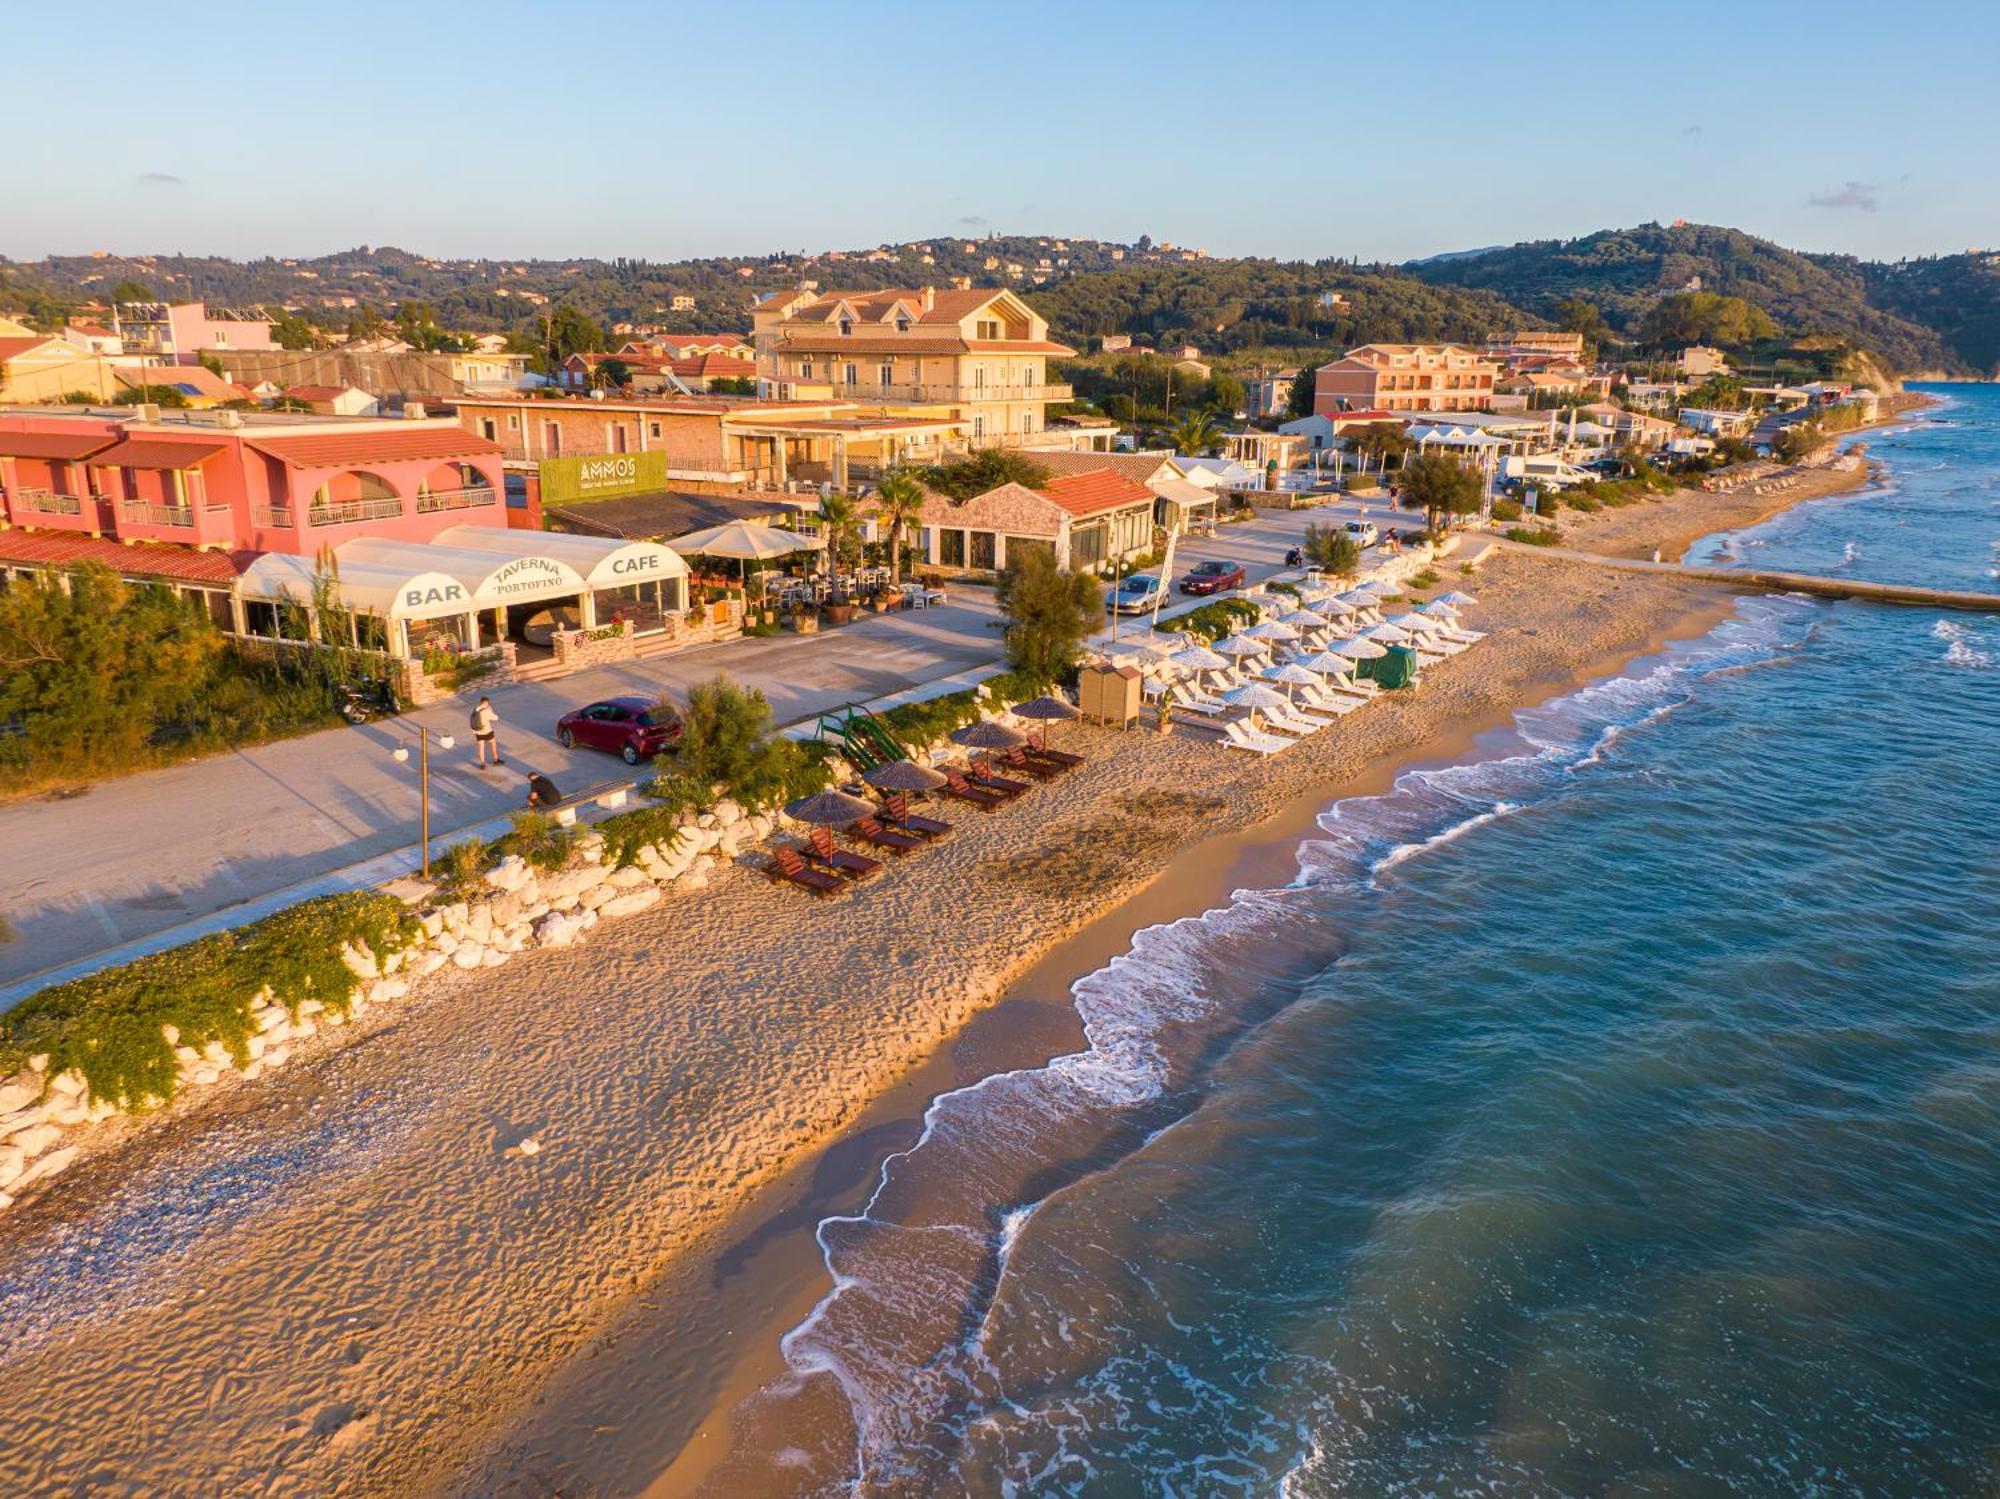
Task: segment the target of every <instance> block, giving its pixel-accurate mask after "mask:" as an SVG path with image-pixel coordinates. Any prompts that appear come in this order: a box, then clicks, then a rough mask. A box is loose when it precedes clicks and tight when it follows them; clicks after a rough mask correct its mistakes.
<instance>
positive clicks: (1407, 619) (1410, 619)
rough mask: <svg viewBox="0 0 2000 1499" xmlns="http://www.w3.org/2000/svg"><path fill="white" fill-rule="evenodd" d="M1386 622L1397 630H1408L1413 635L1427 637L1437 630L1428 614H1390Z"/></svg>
mask: <svg viewBox="0 0 2000 1499" xmlns="http://www.w3.org/2000/svg"><path fill="white" fill-rule="evenodd" d="M1387 622H1388V623H1389V624H1392V625H1394V626H1396V628H1397V629H1399V630H1408V631H1409V632H1410V633H1411V634H1413V635H1428V634H1430V633H1431V631H1433V630H1435V629H1437V628H1438V622H1437V621H1436V620H1434V619H1432V618H1431V617H1430V616H1429V615H1428V614H1416V613H1410V614H1392V615H1390V616H1389V619H1388V621H1387Z"/></svg>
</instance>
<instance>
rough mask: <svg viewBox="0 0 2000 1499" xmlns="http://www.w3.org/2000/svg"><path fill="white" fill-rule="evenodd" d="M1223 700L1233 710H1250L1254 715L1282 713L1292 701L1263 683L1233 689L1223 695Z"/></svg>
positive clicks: (1248, 684)
mask: <svg viewBox="0 0 2000 1499" xmlns="http://www.w3.org/2000/svg"><path fill="white" fill-rule="evenodd" d="M1222 700H1223V701H1224V702H1225V703H1227V704H1229V706H1230V707H1232V708H1248V709H1249V710H1250V711H1251V712H1252V713H1271V712H1278V713H1282V712H1284V711H1285V709H1286V708H1287V707H1288V706H1290V699H1289V698H1287V697H1286V696H1285V695H1284V694H1283V693H1282V692H1280V691H1278V689H1277V688H1275V687H1266V686H1265V685H1264V684H1263V683H1262V682H1246V683H1244V684H1243V685H1242V686H1241V687H1232V688H1230V689H1229V691H1227V692H1225V693H1223V694H1222Z"/></svg>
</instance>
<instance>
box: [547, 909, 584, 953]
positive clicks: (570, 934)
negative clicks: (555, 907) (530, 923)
mask: <svg viewBox="0 0 2000 1499" xmlns="http://www.w3.org/2000/svg"><path fill="white" fill-rule="evenodd" d="M582 930H583V922H582V920H581V919H580V918H578V917H575V916H571V915H568V914H567V913H565V912H562V911H551V912H550V913H549V914H548V915H546V916H544V917H543V918H542V919H541V920H540V921H538V922H536V923H535V940H536V941H537V942H539V943H541V945H542V946H543V947H568V946H569V945H570V943H572V942H574V941H575V940H576V938H577V934H578V933H579V932H581V931H582Z"/></svg>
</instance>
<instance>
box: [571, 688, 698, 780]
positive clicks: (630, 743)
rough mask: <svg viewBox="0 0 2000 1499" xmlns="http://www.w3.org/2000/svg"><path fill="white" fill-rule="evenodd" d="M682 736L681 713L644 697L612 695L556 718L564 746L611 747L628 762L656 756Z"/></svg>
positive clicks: (602, 748)
mask: <svg viewBox="0 0 2000 1499" xmlns="http://www.w3.org/2000/svg"><path fill="white" fill-rule="evenodd" d="M680 737H681V721H680V717H679V715H677V714H676V713H675V712H674V711H673V710H672V709H671V708H665V707H662V706H661V705H660V704H659V703H657V702H654V701H652V700H651V699H648V698H643V697H608V698H605V699H604V700H603V701H602V702H596V703H592V704H590V706H589V707H586V708H577V709H574V710H573V711H571V712H568V713H565V714H564V715H563V716H562V717H561V718H559V719H557V720H556V738H557V739H559V740H561V741H562V747H563V748H564V749H575V748H576V747H577V746H578V745H582V746H583V747H584V748H585V749H598V750H610V751H611V752H612V753H613V754H615V755H620V756H622V757H624V760H625V763H626V764H627V765H637V764H638V763H639V762H640V761H641V760H650V759H652V758H653V756H655V755H657V754H659V753H660V752H661V751H662V750H664V749H666V748H667V746H668V745H671V744H678V743H679V742H680Z"/></svg>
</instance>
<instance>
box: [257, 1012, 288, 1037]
mask: <svg viewBox="0 0 2000 1499" xmlns="http://www.w3.org/2000/svg"><path fill="white" fill-rule="evenodd" d="M287 1023H288V1021H287V1016H286V1015H285V1012H284V1011H283V1010H280V1009H276V1008H272V1009H269V1010H266V1011H264V1012H263V1013H262V1014H261V1015H259V1016H258V1017H257V1029H258V1030H260V1031H262V1032H263V1033H264V1034H265V1035H267V1036H268V1035H270V1034H271V1032H272V1031H275V1030H277V1029H278V1028H279V1027H280V1026H282V1025H285V1024H287Z"/></svg>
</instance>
